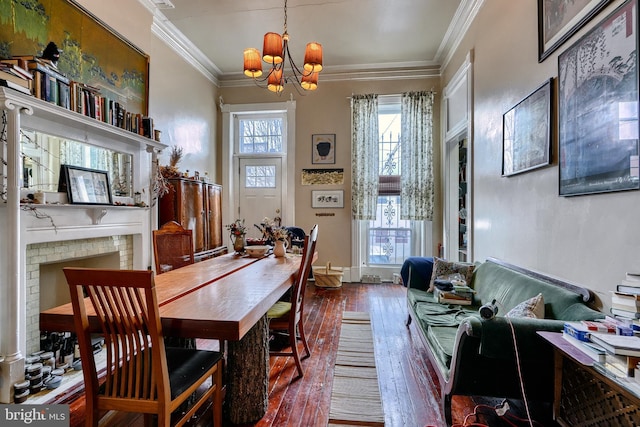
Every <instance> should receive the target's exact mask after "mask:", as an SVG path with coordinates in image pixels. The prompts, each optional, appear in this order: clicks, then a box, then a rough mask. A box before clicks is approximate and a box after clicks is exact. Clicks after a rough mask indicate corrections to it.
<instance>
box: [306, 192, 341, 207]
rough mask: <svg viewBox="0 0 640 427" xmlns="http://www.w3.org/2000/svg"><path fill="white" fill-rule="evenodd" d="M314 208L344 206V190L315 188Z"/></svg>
mask: <svg viewBox="0 0 640 427" xmlns="http://www.w3.org/2000/svg"><path fill="white" fill-rule="evenodd" d="M311 207H312V208H344V190H313V191H312V192H311Z"/></svg>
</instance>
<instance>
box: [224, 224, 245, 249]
mask: <svg viewBox="0 0 640 427" xmlns="http://www.w3.org/2000/svg"><path fill="white" fill-rule="evenodd" d="M225 227H226V228H227V230H229V234H230V237H231V242H232V243H233V250H234V251H235V252H236V253H237V254H241V253H244V247H245V236H246V235H247V227H245V225H244V219H236V220H235V221H234V222H233V223H231V224H229V225H226V226H225Z"/></svg>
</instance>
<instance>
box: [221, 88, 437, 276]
mask: <svg viewBox="0 0 640 427" xmlns="http://www.w3.org/2000/svg"><path fill="white" fill-rule="evenodd" d="M439 80H440V79H439V78H438V77H433V78H422V79H414V80H381V81H375V82H374V81H371V82H369V81H356V80H354V81H348V82H331V81H324V82H323V81H322V75H320V82H319V85H318V90H317V91H315V92H312V93H309V94H307V95H306V96H301V95H298V94H297V93H295V91H294V99H295V101H296V135H295V140H296V159H295V182H296V187H295V200H296V202H295V214H296V221H295V222H296V225H297V226H299V227H302V228H304V229H305V230H309V229H311V227H312V226H313V224H316V223H317V224H318V225H319V230H320V232H319V237H318V244H317V247H318V255H319V257H318V261H317V262H316V264H315V265H324V264H325V263H326V262H327V261H331V264H332V266H342V267H350V266H351V251H352V247H351V224H352V221H351V104H350V100H349V97H350V96H351V95H352V94H366V93H377V94H379V95H383V94H400V93H402V92H407V91H417V90H431V89H433V90H435V91H436V92H439V91H440V89H439ZM220 95H222V97H223V99H224V102H225V104H250V103H258V102H277V101H284V100H287V99H289V93H288V92H286V89H285V92H283V94H282V96H281V97H278V96H277V95H275V94H273V93H271V92H269V91H267V90H265V89H260V88H257V87H256V86H248V87H241V88H221V89H220ZM434 102H435V106H436V111H435V113H434V124H435V128H434V146H435V150H434V158H436V159H438V158H440V152H439V149H438V146H439V135H440V128H439V123H440V116H439V110H438V108H437V106H439V105H440V94H439V93H438V94H437V95H436V99H435V101H434ZM218 120H221V119H220V118H219V119H218ZM218 133H219V135H218V140H221V136H220V127H219V132H218ZM316 133H335V134H336V163H335V165H314V164H312V163H311V135H312V134H316ZM324 167H331V168H333V167H335V168H342V169H344V184H343V185H314V186H307V185H304V186H303V185H301V184H300V183H301V175H302V169H304V168H324ZM439 176H440V169H439V165H436V167H435V169H434V177H435V178H436V179H437V178H438V177H439ZM436 186H438V184H436ZM312 190H344V201H345V206H344V209H321V210H318V209H312V208H311V191H312ZM440 200H441V196H440V193H439V192H438V193H437V194H436V206H438V205H439V204H440ZM318 212H330V213H335V216H316V213H318ZM441 226H442V219H441V217H438V218H436V219H435V221H434V222H433V224H432V230H433V232H432V233H433V235H434V236H440V234H441V233H440V232H439V231H437V230H440V228H441ZM437 244H438V238H437V237H434V242H433V245H434V249H433V250H434V253H436V252H435V251H436V247H437Z"/></svg>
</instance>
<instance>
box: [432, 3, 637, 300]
mask: <svg viewBox="0 0 640 427" xmlns="http://www.w3.org/2000/svg"><path fill="white" fill-rule="evenodd" d="M619 4H621V1H615V2H614V3H613V4H612V5H610V6H609V7H607V9H606V10H605V11H604V12H601V14H600V15H598V16H597V17H596V18H595V19H594V20H593V21H592V22H591V23H590V24H588V25H587V27H586V28H584V29H582V30H581V31H580V32H579V33H578V34H576V35H574V36H573V37H572V38H571V39H570V40H569V41H568V42H567V43H565V44H564V45H563V46H561V47H560V49H558V50H557V51H556V52H555V53H554V54H552V55H551V56H550V57H548V58H547V59H546V60H545V61H544V62H542V63H538V51H537V22H536V16H537V10H536V2H533V1H512V0H486V1H485V2H484V4H483V6H482V8H481V10H480V12H479V14H478V16H477V17H476V19H475V21H474V22H473V24H472V26H471V28H470V31H469V32H468V33H467V34H466V36H465V37H464V40H463V42H462V43H461V45H460V47H459V49H458V50H457V51H456V54H455V55H454V57H453V59H452V60H451V61H450V63H449V64H448V66H447V68H446V69H445V70H444V73H443V87H444V86H445V85H446V84H447V83H446V82H448V81H449V80H450V79H451V76H452V75H453V74H454V73H455V71H456V70H457V69H458V68H459V67H460V64H461V63H462V61H463V59H464V57H465V55H466V54H467V53H468V52H469V51H470V50H473V52H474V56H475V61H474V64H473V73H474V83H473V85H474V90H473V96H474V114H475V116H474V141H473V147H472V150H473V151H472V155H473V174H474V176H473V191H474V193H473V204H474V215H475V216H474V224H473V226H474V229H475V234H474V240H473V245H474V254H475V259H476V260H477V261H482V260H484V259H486V258H487V257H489V256H494V257H498V258H501V259H504V260H506V261H509V262H512V263H515V264H518V265H522V266H525V267H528V268H531V269H534V270H538V271H541V272H545V273H547V274H551V275H553V276H556V277H560V278H563V279H565V280H569V281H572V282H575V283H578V284H582V285H584V286H586V287H588V288H590V289H592V290H593V291H595V292H596V294H597V297H598V298H599V301H598V305H604V307H603V308H604V309H605V310H606V311H608V307H609V305H610V304H609V303H610V299H611V298H610V291H611V290H614V289H615V286H616V284H618V283H620V280H621V279H623V278H624V275H625V272H627V271H630V270H634V271H637V270H638V269H639V268H640V260H639V258H638V254H639V253H640V226H639V225H638V210H637V209H638V206H640V203H639V202H640V192H638V191H628V192H620V193H607V194H594V195H585V196H577V197H561V196H559V195H558V161H557V159H558V155H557V154H558V151H557V144H556V142H554V144H553V164H552V165H551V166H549V167H546V168H544V169H538V170H534V171H531V172H528V173H524V174H520V175H516V176H513V177H509V178H503V177H501V176H500V175H501V166H502V163H501V162H502V115H503V113H504V112H505V111H507V110H508V109H510V108H511V107H512V106H513V105H515V104H516V103H517V102H518V101H520V100H521V99H522V98H524V97H526V96H527V95H529V94H530V93H531V92H532V91H533V90H534V89H536V88H537V87H538V86H540V85H541V84H542V83H543V82H544V81H545V80H546V79H548V78H550V77H554V78H556V77H557V76H558V69H557V67H558V62H557V57H558V54H559V53H561V52H563V51H564V50H565V49H567V48H568V47H570V46H571V45H572V44H573V43H574V42H575V41H577V40H578V39H579V38H580V36H581V35H583V34H584V33H585V31H587V30H588V29H589V28H591V27H592V26H593V25H594V24H596V23H597V22H599V21H600V20H602V19H604V17H605V16H607V15H608V13H610V12H611V11H612V10H613V9H615V7H616V6H617V5H619ZM554 126H555V123H554Z"/></svg>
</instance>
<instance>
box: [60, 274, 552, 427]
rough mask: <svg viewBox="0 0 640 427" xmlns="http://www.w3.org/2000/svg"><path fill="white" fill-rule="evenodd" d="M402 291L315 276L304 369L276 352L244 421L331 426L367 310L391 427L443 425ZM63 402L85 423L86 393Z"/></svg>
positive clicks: (460, 407)
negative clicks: (341, 363)
mask: <svg viewBox="0 0 640 427" xmlns="http://www.w3.org/2000/svg"><path fill="white" fill-rule="evenodd" d="M405 295H406V290H405V288H404V287H402V286H400V285H393V284H386V283H385V284H360V283H345V284H344V285H343V287H342V288H339V289H320V288H317V287H315V286H314V284H313V283H312V282H310V283H309V284H308V286H307V289H306V296H305V298H306V299H305V315H306V319H305V330H306V332H307V337H308V341H309V346H310V348H311V357H310V358H308V359H304V360H303V362H302V363H303V368H304V370H305V375H304V377H303V378H302V379H299V380H295V381H294V380H293V378H294V377H295V376H296V368H295V363H294V361H293V359H292V358H285V357H277V358H276V357H272V358H271V371H270V380H269V387H270V388H269V390H270V395H269V408H268V411H267V414H266V415H265V416H264V418H262V419H261V420H260V421H259V422H257V423H255V424H248V425H246V426H243V427H249V426H252V427H284V426H288V427H289V426H290V427H309V426H326V425H327V421H328V418H329V402H330V398H331V386H332V379H333V366H334V363H335V358H336V349H337V346H338V338H339V334H340V321H341V317H342V312H343V311H345V310H347V311H367V312H369V313H370V316H371V324H372V328H373V335H374V340H375V355H376V365H377V369H378V379H379V384H380V393H381V397H382V402H383V409H384V413H385V425H386V427H424V426H438V427H440V426H445V425H446V424H445V421H444V416H443V414H442V411H441V407H440V401H441V399H440V387H439V383H438V379H437V377H436V374H435V373H434V371H433V369H432V367H431V365H430V363H429V361H428V358H427V354H426V351H427V350H426V349H425V347H424V345H423V344H422V342H421V341H420V338H419V336H418V332H417V330H416V329H415V326H414V325H411V327H410V328H408V329H407V327H406V326H405V320H406V316H407V310H406V306H405V304H406V300H405ZM209 343H210V342H208V341H198V346H199V347H200V348H205V347H206V346H208V345H209ZM59 403H63V402H59ZM65 403H71V423H70V425H71V427H76V426H78V427H79V426H82V425H83V422H84V397H83V396H76V397H75V398H73V399H67V402H65ZM475 405H476V404H475V403H474V401H473V400H471V399H470V398H466V397H455V398H454V412H453V419H454V423H462V422H463V420H464V417H465V416H466V415H467V414H469V413H471V412H472V411H473V409H474V406H475ZM470 421H473V418H472V419H471V420H470ZM108 424H109V425H117V426H122V425H128V426H138V425H140V426H141V425H142V424H143V419H142V417H141V416H134V415H126V414H117V416H116V417H115V418H114V419H113V420H110V421H109V423H108ZM194 424H195V425H197V426H198V427H201V426H207V425H210V420H208V417H206V416H205V417H203V418H202V419H200V420H198V421H197V422H196V423H194ZM489 425H492V426H494V425H500V424H494V423H491V424H489ZM504 425H514V424H504ZM520 425H525V424H520ZM527 425H528V424H527ZM537 425H540V424H537Z"/></svg>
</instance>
